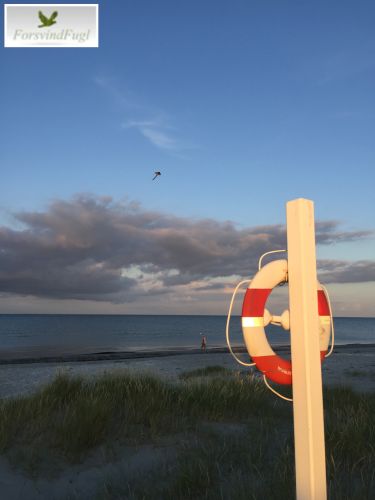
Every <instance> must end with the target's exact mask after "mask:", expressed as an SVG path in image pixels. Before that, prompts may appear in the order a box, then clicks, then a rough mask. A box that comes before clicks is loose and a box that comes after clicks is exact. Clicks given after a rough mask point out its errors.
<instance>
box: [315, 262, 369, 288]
mask: <svg viewBox="0 0 375 500" xmlns="http://www.w3.org/2000/svg"><path fill="white" fill-rule="evenodd" d="M318 270H319V272H320V278H321V280H322V282H323V281H324V283H356V282H357V283H364V282H368V281H375V261H373V260H359V261H356V262H348V261H344V260H319V262H318Z"/></svg>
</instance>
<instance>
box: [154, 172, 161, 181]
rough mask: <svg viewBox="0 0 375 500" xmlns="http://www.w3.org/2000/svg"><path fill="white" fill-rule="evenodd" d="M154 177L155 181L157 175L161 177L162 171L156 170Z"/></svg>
mask: <svg viewBox="0 0 375 500" xmlns="http://www.w3.org/2000/svg"><path fill="white" fill-rule="evenodd" d="M154 174H155V175H154V178H153V179H152V180H153V181H154V180H155V179H156V177H159V175H161V172H154Z"/></svg>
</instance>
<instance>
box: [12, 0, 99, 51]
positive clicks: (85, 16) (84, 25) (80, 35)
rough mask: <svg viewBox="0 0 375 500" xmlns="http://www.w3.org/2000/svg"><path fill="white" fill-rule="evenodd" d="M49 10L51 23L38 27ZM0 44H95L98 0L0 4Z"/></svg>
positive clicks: (96, 38)
mask: <svg viewBox="0 0 375 500" xmlns="http://www.w3.org/2000/svg"><path fill="white" fill-rule="evenodd" d="M39 11H41V12H42V14H43V16H45V17H46V18H47V19H51V15H52V13H53V12H57V16H55V17H54V18H53V20H54V21H55V23H54V24H52V25H51V26H47V27H44V26H43V27H39V26H41V25H43V22H42V21H41V20H40V18H39ZM4 47H29V48H44V47H54V48H59V47H62V48H64V47H79V48H85V47H99V6H98V4H65V3H63V4H47V3H42V4H4Z"/></svg>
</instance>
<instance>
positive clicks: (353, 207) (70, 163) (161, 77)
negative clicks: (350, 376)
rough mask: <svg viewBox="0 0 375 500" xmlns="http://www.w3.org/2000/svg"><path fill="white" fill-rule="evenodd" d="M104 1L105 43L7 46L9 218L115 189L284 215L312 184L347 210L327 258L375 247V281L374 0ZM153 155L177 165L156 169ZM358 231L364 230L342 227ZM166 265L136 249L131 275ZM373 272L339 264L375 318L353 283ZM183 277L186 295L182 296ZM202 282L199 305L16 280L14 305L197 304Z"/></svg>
mask: <svg viewBox="0 0 375 500" xmlns="http://www.w3.org/2000/svg"><path fill="white" fill-rule="evenodd" d="M26 3H27V2H26ZM29 3H32V2H29ZM83 3H84V2H83ZM87 3H89V2H87ZM99 5H100V48H99V49H4V48H2V49H1V67H2V77H1V83H0V88H1V109H2V113H1V117H0V131H1V138H2V147H1V151H0V168H1V177H2V182H1V185H0V199H1V201H0V225H2V226H3V227H7V228H9V229H11V230H12V231H13V232H15V231H27V230H28V231H29V232H34V233H35V231H37V229H36V228H35V227H34V226H32V227H31V226H27V223H25V221H20V220H19V219H17V217H14V214H17V213H19V212H26V213H34V212H43V213H46V214H48V213H50V211H51V210H52V209H51V204H53V203H63V202H66V203H71V204H73V205H74V203H75V202H74V201H73V200H74V199H75V197H77V196H78V195H79V194H80V193H85V194H86V195H89V194H90V196H92V197H98V196H101V197H112V199H113V204H112V205H110V206H107V205H106V208H105V210H107V211H108V210H110V211H111V213H112V214H113V213H115V212H116V211H117V210H118V206H117V205H116V203H117V204H129V203H130V204H131V203H132V202H135V203H139V204H140V205H139V207H138V210H139V211H141V212H142V213H143V212H145V211H146V212H149V213H152V214H154V215H155V214H156V215H155V217H156V218H159V219H160V218H163V217H164V218H165V217H167V218H168V217H175V218H177V219H178V220H179V221H180V222H181V221H183V222H181V224H182V226H183V225H184V224H185V222H186V221H193V222H196V223H197V224H199V223H200V221H202V220H204V219H209V220H214V221H217V222H218V223H225V221H232V223H233V227H234V228H235V229H236V231H242V230H245V229H246V228H254V227H258V226H273V225H277V224H284V222H285V203H286V201H288V200H290V199H293V198H297V197H305V198H310V199H312V200H314V202H315V211H316V219H317V220H319V221H337V222H338V225H337V227H336V228H334V233H335V234H336V236H337V240H335V239H334V238H333V239H332V241H330V243H329V244H320V245H319V246H318V257H319V258H320V259H330V260H332V261H334V260H337V261H340V262H343V261H345V262H349V263H355V262H364V261H365V262H366V264H363V266H368V267H366V269H368V270H369V271H368V276H370V275H371V276H374V277H373V278H372V279H375V274H374V275H372V274H371V273H372V272H373V266H374V263H373V258H374V253H375V240H374V237H373V236H374V235H373V234H371V231H374V218H375V217H374V216H375V201H374V200H375V197H374V193H373V190H374V185H375V174H374V172H375V168H374V167H375V141H374V126H375V113H374V112H375V91H374V90H375V89H374V84H375V34H374V17H375V5H374V3H373V2H370V1H361V2H360V3H358V2H354V1H332V2H323V1H317V2H297V1H285V2H279V1H266V2H265V1H251V2H249V1H233V2H223V1H213V0H212V1H211V0H210V1H206V2H198V1H190V2H172V1H163V0H161V1H158V2H150V1H148V2H145V1H137V2H130V1H123V2H115V1H114V0H107V1H106V2H102V3H100V4H99ZM154 170H160V171H161V172H162V176H161V177H160V178H158V179H157V181H155V182H152V180H151V179H152V174H153V172H154ZM104 204H105V203H104ZM99 205H100V207H101V209H103V210H104V208H103V203H102V202H99ZM115 205H116V206H115ZM58 206H59V207H60V205H58ZM74 206H75V208H76V209H77V210H80V209H82V204H78V205H74ZM85 207H86V205H85ZM116 207H117V208H116ZM176 224H177V223H176ZM182 226H181V225H180V226H179V227H182ZM49 230H50V231H51V227H49ZM54 231H55V233H54V234H55V236H56V235H57V236H59V234H57V233H58V231H57V229H56V228H55V226H54ZM56 231H57V232H56ZM358 232H366V234H365V235H363V234H362V233H361V235H360V236H358V237H354V236H353V235H352V236H350V237H341V238H340V235H341V236H342V234H341V233H350V234H352V233H358ZM338 233H340V234H338ZM13 236H14V235H13ZM57 236H56V237H57ZM60 236H61V235H60ZM64 237H65V236H64ZM129 239H130V240H131V235H130V233H129ZM215 241H216V240H215ZM29 244H31V243H30V242H29ZM129 245H131V243H129ZM266 249H268V247H267V248H266ZM269 249H272V248H269ZM8 251H9V252H12V251H14V252H15V251H16V250H14V249H13V250H11V249H10V250H8ZM123 251H124V252H126V251H127V247H126V245H125V248H124V249H123ZM147 259H149V262H148V261H147ZM76 264H77V265H78V263H76ZM152 264H154V265H155V262H153V261H152V257H145V260H144V262H142V263H140V262H138V263H134V264H133V263H131V262H127V264H126V265H127V266H128V267H127V268H124V267H121V269H122V271H121V273H122V275H126V276H133V275H134V276H135V275H137V273H142V272H143V273H146V274H144V275H143V278H142V279H145V278H144V276H146V275H147V276H148V278H150V279H151V275H152V273H154V275H153V276H154V278H155V275H156V274H157V273H158V272H161V270H160V268H158V269H157V270H155V269H153V270H152V271H150V270H149V269H148V268H147V269H148V271H147V270H145V269H146V268H145V266H147V265H152ZM122 265H123V264H121V266H122ZM158 265H160V264H158ZM131 266H136V268H137V269H136V270H134V268H133V267H131ZM137 266H138V267H137ZM130 268H131V270H129V269H130ZM172 268H173V266H171V269H172ZM116 269H117V272H119V269H120V268H116ZM171 269H169V271H168V272H171ZM176 269H177V270H176ZM348 269H349V268H348ZM185 271H186V269H185ZM185 271H184V272H185ZM253 271H254V269H246V268H244V269H243V273H240V272H237V271H236V272H235V273H233V277H237V276H239V275H240V274H242V275H243V276H247V275H248V274H251V272H253ZM163 272H166V270H165V269H164V268H163ZM175 272H179V273H182V271H181V269H180V268H178V267H177V268H173V273H175ZM190 272H191V270H190ZM348 272H349V271H348ZM129 273H130V274H129ZM132 273H133V274H132ZM134 273H135V274H134ZM147 273H148V274H147ZM193 274H194V273H192V274H191V280H193V281H194V280H195V278H197V276H196V275H194V276H193ZM0 276H1V275H0ZM353 276H354V275H353ZM361 276H362V277H360V278H358V277H357V278H355V277H351V278H350V280H349V284H348V283H344V282H343V278H342V277H341V278H340V280H341V281H340V282H339V283H338V284H337V283H335V282H334V279H336V278H332V277H331V280H333V281H332V285H331V288H332V290H333V295H334V296H336V301H337V304H339V303H340V304H341V305H338V308H340V307H341V309H342V314H344V313H345V311H351V312H349V315H350V314H351V313H353V314H359V315H375V309H374V306H373V305H372V302H373V301H369V303H368V304H367V305H363V307H362V308H361V306H359V309H358V307H357V312H355V311H354V310H353V311H352V310H351V309H350V307H349V309H348V308H347V306H348V304H350V303H351V295H352V294H354V295H355V297H356V299H358V296H359V297H360V298H361V299H363V304H365V303H366V301H367V300H368V293H370V294H372V295H373V296H374V291H375V285H374V282H373V281H371V280H370V281H368V280H369V277H367V278H366V279H365V280H364V279H363V274H362V275H361ZM219 277H220V273H219V272H218V271H215V273H214V274H209V273H208V274H207V277H206V278H204V277H203V274H200V276H199V279H200V280H202V279H203V280H204V281H205V282H206V281H207V280H211V282H212V280H215V279H218V278H219ZM225 277H226V279H228V283H229V281H230V280H229V278H231V279H232V275H229V274H228V273H227V274H226V275H225ZM61 279H63V277H62V278H61ZM155 279H156V278H155ZM197 279H198V278H197ZM233 279H234V278H233ZM185 281H186V280H185ZM193 281H190V282H189V283H190V285H189V286H192V283H193ZM4 282H6V283H8V281H7V280H5V281H4ZM166 282H167V281H166V280H165V276H163V280H162V285H161V286H160V289H161V288H163V286H164V287H165V286H167V285H166ZM147 283H149V282H148V281H147ZM0 285H1V279H0ZM29 285H30V283H29ZM7 286H8V285H7ZM150 286H151V285H150ZM152 286H153V285H152ZM181 286H182V285H180V288H177V289H176V290H175V294H176V295H177V296H179V297H184V296H185V295H186V293H187V290H186V289H183V288H181ZM184 286H187V284H186V283H185V285H184ZM15 290H17V294H16V299H17V300H16V301H15V296H14V293H15ZM158 290H159V288H158ZM159 291H160V290H159ZM194 291H196V288H194V289H193V291H192V290H190V292H191V294H192V295H191V296H192V302H193V305H192V306H191V309H189V308H188V309H184V308H182V309H178V308H176V309H173V308H172V309H170V307H169V304H168V303H167V302H168V301H167V302H166V301H165V300H164V299H163V298H160V297H161V295H163V294H161V293H160V297H156V296H155V297H148V298H147V300H148V301H149V302H147V300H146V298H145V297H142V294H141V293H139V294H135V296H134V298H132V299H131V301H130V302H126V301H125V302H126V303H124V302H123V301H121V300H120V299H119V300H117V299H116V300H115V301H113V300H112V299H111V298H110V297H109V296H108V301H106V299H105V298H101V299H100V301H99V302H97V301H91V299H89V298H85V297H84V295H82V294H78V295H79V298H78V299H77V298H75V296H74V294H73V295H72V296H69V294H68V295H63V296H61V297H60V298H59V297H57V296H56V297H55V298H54V299H53V302H51V301H50V299H49V298H48V295H46V294H44V295H43V294H42V295H40V294H39V295H38V293H39V292H38V293H37V292H36V295H35V296H34V295H33V291H32V286H31V285H30V286H27V287H26V288H25V290H22V287H20V288H12V287H11V288H9V289H8V288H7V287H6V286H4V287H3V288H2V292H3V293H4V295H3V297H2V299H0V312H1V309H3V311H4V312H7V311H9V310H10V309H9V308H10V307H13V308H15V309H12V310H16V311H17V312H22V311H23V310H24V311H25V312H29V311H37V312H48V311H51V312H53V311H64V312H69V311H70V310H72V311H74V312H77V311H82V312H92V310H99V312H100V311H101V312H120V311H121V312H140V311H142V310H143V309H144V307H145V306H146V304H148V306H147V310H150V311H153V312H161V313H162V312H184V311H187V312H194V310H195V309H194V307H195V306H194V297H195V295H194V293H195V292H194ZM164 292H165V289H164ZM224 292H226V289H224V291H223V290H221V291H220V292H217V296H215V297H214V296H207V297H204V298H202V297H200V298H199V302H200V308H199V312H207V313H208V314H209V313H218V312H220V311H221V310H222V308H223V304H224V303H225V302H226V300H227V298H226V296H225V293H224ZM184 294H185V295H184ZM358 294H359V295H358ZM163 300H164V302H163ZM334 300H335V299H334ZM1 302H2V304H3V306H2V307H1ZM15 303H16V306H14V305H13V306H10V304H15ZM32 304H34V305H32ZM98 304H99V305H98ZM124 304H125V305H124ZM202 304H206V308H204V307H203V306H202ZM202 308H203V309H202ZM223 314H225V311H223Z"/></svg>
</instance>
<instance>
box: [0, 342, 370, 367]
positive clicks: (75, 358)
mask: <svg viewBox="0 0 375 500" xmlns="http://www.w3.org/2000/svg"><path fill="white" fill-rule="evenodd" d="M353 349H357V350H358V349H360V350H363V349H369V350H370V351H373V352H374V354H375V344H372V343H368V344H365V343H352V344H338V345H335V348H334V352H335V353H337V354H338V353H340V352H345V351H352V350H353ZM233 350H234V352H235V353H239V354H243V353H246V352H247V350H246V347H238V346H234V347H233ZM274 350H275V352H276V353H278V352H280V353H288V354H290V347H289V346H285V345H280V346H274ZM197 354H229V349H228V347H211V348H207V350H206V351H205V352H202V351H201V349H200V348H189V347H185V348H179V349H176V348H166V349H153V350H133V351H99V352H92V353H77V354H61V355H55V356H50V355H47V356H23V357H16V358H0V366H1V365H19V364H22V365H23V364H48V363H82V362H91V361H121V360H135V359H147V358H162V357H163V358H164V357H170V356H183V355H197Z"/></svg>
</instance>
